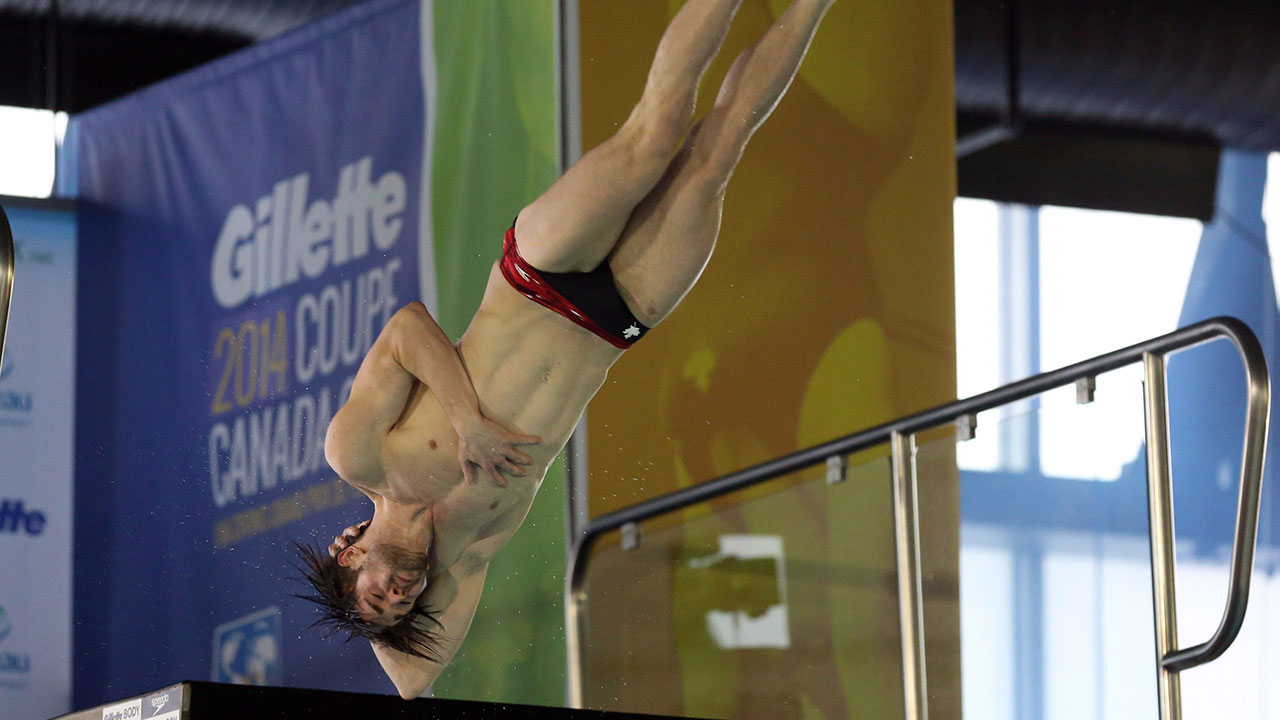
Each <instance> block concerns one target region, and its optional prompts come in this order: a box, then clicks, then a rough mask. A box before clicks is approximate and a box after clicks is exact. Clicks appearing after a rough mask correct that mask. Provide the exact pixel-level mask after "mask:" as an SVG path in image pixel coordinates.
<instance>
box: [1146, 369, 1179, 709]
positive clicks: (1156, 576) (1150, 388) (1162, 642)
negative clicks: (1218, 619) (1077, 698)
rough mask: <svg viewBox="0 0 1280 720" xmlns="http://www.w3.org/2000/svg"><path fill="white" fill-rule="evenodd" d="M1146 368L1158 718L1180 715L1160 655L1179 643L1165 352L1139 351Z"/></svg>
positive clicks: (1174, 684) (1173, 681)
mask: <svg viewBox="0 0 1280 720" xmlns="http://www.w3.org/2000/svg"><path fill="white" fill-rule="evenodd" d="M1142 362H1143V366H1144V368H1145V370H1146V382H1145V385H1144V387H1145V392H1146V416H1147V504H1148V509H1149V517H1150V523H1151V590H1152V595H1153V597H1154V600H1155V620H1156V659H1157V661H1156V667H1157V670H1156V672H1157V674H1158V677H1157V682H1158V690H1159V693H1160V718H1161V720H1181V718H1182V689H1181V683H1180V681H1179V677H1178V673H1177V671H1174V670H1170V669H1168V668H1167V667H1165V666H1164V664H1163V662H1162V661H1163V660H1164V658H1165V657H1166V656H1167V655H1168V654H1169V653H1170V652H1172V651H1174V650H1175V649H1177V647H1178V622H1177V618H1178V610H1177V599H1176V585H1175V579H1176V578H1175V575H1176V573H1175V555H1174V550H1175V548H1174V544H1173V538H1174V534H1173V533H1174V530H1173V476H1172V473H1171V471H1170V465H1171V462H1170V454H1169V405H1168V393H1167V389H1166V387H1165V362H1164V356H1163V355H1161V354H1156V353H1151V352H1147V353H1143V355H1142Z"/></svg>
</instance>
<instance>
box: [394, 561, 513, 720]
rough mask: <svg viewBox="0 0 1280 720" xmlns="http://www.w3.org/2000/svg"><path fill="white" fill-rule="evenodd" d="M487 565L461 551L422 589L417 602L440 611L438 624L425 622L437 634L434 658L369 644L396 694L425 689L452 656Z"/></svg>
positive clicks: (477, 599) (409, 695)
mask: <svg viewBox="0 0 1280 720" xmlns="http://www.w3.org/2000/svg"><path fill="white" fill-rule="evenodd" d="M488 569H489V562H488V559H487V558H485V559H483V560H481V559H480V558H477V557H475V556H472V557H470V558H469V557H467V556H466V555H464V556H463V558H462V559H461V560H460V561H459V562H458V563H456V564H455V565H454V567H452V568H450V569H449V570H448V571H446V572H444V573H441V574H439V575H436V576H434V577H433V578H432V579H431V582H430V584H428V585H427V589H426V591H425V592H423V593H422V596H421V597H419V598H418V605H419V606H424V607H426V608H428V609H430V610H432V611H435V612H438V613H440V614H439V616H438V618H439V621H440V627H435V626H434V625H433V624H432V623H430V622H427V623H426V626H427V627H429V628H430V629H432V630H433V631H434V632H435V633H436V634H437V635H439V636H440V638H441V641H440V645H439V647H438V648H436V649H435V652H436V655H437V656H438V658H439V660H438V661H436V660H428V659H426V658H421V657H417V656H416V655H410V654H408V653H404V652H400V651H398V650H392V649H391V648H387V647H383V646H381V645H378V644H377V643H374V644H373V654H374V655H375V656H377V658H378V662H379V663H381V665H382V669H383V670H385V671H386V672H387V676H388V677H390V678H391V682H392V683H393V684H394V685H395V686H396V691H397V692H399V693H400V697H402V698H404V699H406V700H408V699H410V698H415V697H418V696H419V695H422V694H423V693H425V692H426V691H427V690H428V689H429V688H430V687H431V684H432V683H434V682H435V681H436V678H437V677H438V676H439V675H440V673H441V672H443V671H444V669H445V667H446V666H447V665H448V664H449V661H451V660H453V656H454V655H456V654H457V652H458V648H460V647H462V641H463V639H464V638H466V636H467V631H468V630H470V629H471V620H472V619H473V618H474V617H475V614H476V607H477V606H478V605H479V603H480V594H481V592H483V591H484V576H485V573H486V572H487V571H488Z"/></svg>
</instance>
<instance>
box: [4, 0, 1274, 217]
mask: <svg viewBox="0 0 1280 720" xmlns="http://www.w3.org/2000/svg"><path fill="white" fill-rule="evenodd" d="M358 1H359V0H0V48H4V51H3V52H2V53H0V104H7V105H21V106H27V107H49V106H50V105H54V106H56V107H58V108H59V109H62V110H67V111H70V112H78V111H81V110H85V109H88V108H91V107H93V106H95V105H98V104H101V103H103V102H106V101H108V100H111V99H112V98H115V97H118V96H120V95H123V94H125V93H128V92H130V91H132V90H135V89H137V88H140V87H143V86H145V85H148V84H150V83H153V82H156V81H158V80H161V79H163V78H165V77H168V76H171V75H174V74H177V73H179V72H182V71H183V70H186V69H189V68H192V67H195V66H197V65H199V64H201V63H204V62H207V61H209V60H212V59H213V58H216V57H218V56H220V55H224V54H226V53H229V52H232V51H235V50H237V49H240V48H242V47H245V46H247V45H250V44H252V43H255V42H258V41H261V40H264V39H266V38H269V37H272V36H274V35H277V34H279V33H282V32H285V31H287V30H289V29H291V28H294V27H297V26H298V25H301V24H303V23H306V22H309V21H313V20H316V19H319V18H320V17H323V16H325V15H328V14H330V13H333V12H335V11H337V10H340V9H342V8H344V7H346V6H348V5H352V4H355V3H356V2H358ZM455 1H457V2H464V1H471V0H455ZM508 1H514V0H508ZM578 1H579V2H617V1H620V0H578ZM626 1H629V2H656V1H658V0H626ZM843 1H844V2H858V1H859V0H843ZM955 27H956V31H955V37H956V115H957V131H958V135H959V137H960V141H961V142H960V148H961V149H960V151H959V154H960V155H962V156H967V155H969V154H970V151H971V150H975V148H976V149H981V148H986V147H988V146H993V149H994V150H998V152H996V151H993V149H988V150H983V151H982V152H977V151H974V152H973V158H974V159H973V160H962V161H961V163H960V189H961V191H962V193H963V192H965V191H966V186H968V188H969V189H970V190H971V191H972V192H973V194H976V195H979V196H984V197H999V198H1001V199H1011V200H1016V201H1020V202H1042V201H1048V200H1053V199H1055V198H1058V195H1057V194H1056V191H1053V192H1050V193H1048V195H1045V194H1043V193H1040V194H1037V192H1031V193H1030V194H1026V193H1023V194H1022V195H1018V193H1017V192H1015V193H1013V194H1012V195H1011V194H1010V193H1007V192H1005V191H1003V190H999V191H997V190H989V189H983V188H979V187H977V186H975V185H974V180H975V178H976V179H978V180H981V181H983V182H986V181H987V180H990V179H991V178H996V180H997V182H999V183H1002V184H1003V185H1006V186H1017V187H1021V185H1023V184H1025V182H1024V179H1019V178H1016V177H1013V176H1010V175H1009V173H1010V172H1016V171H1017V170H1019V169H1023V170H1025V167H1033V168H1035V169H1036V178H1031V179H1032V180H1036V179H1037V178H1038V179H1039V180H1044V179H1045V178H1049V179H1052V178H1053V177H1055V176H1057V175H1064V174H1065V176H1067V177H1068V178H1070V176H1071V175H1072V173H1075V174H1077V175H1081V176H1083V175H1086V174H1087V175H1090V176H1092V178H1093V181H1092V182H1093V184H1092V185H1091V186H1090V185H1089V183H1083V184H1079V183H1075V184H1073V187H1078V188H1083V192H1084V195H1080V196H1075V195H1073V196H1071V197H1068V198H1067V199H1068V200H1069V201H1073V202H1079V203H1080V204H1081V205H1083V206H1102V207H1105V206H1107V198H1108V197H1110V196H1111V195H1112V194H1113V193H1114V192H1115V191H1117V190H1123V189H1124V188H1126V187H1128V186H1129V185H1131V184H1133V182H1140V181H1141V180H1142V179H1143V178H1144V177H1148V176H1153V175H1155V176H1159V175H1170V176H1171V179H1170V180H1169V181H1168V182H1167V183H1166V184H1167V185H1168V186H1167V187H1154V186H1153V187H1151V188H1149V191H1150V192H1149V193H1148V194H1152V196H1153V197H1155V196H1159V197H1165V198H1166V199H1169V198H1172V200H1169V201H1168V202H1165V203H1164V204H1165V205H1169V206H1171V207H1176V206H1177V204H1178V203H1180V202H1182V201H1181V200H1178V199H1177V198H1174V197H1173V196H1174V195H1176V194H1177V193H1178V192H1179V191H1180V188H1182V189H1185V188H1186V187H1188V182H1189V183H1190V185H1196V184H1197V183H1199V185H1203V184H1204V182H1205V178H1206V177H1207V176H1211V175H1212V174H1213V172H1214V171H1215V169H1216V162H1217V161H1216V152H1217V148H1219V147H1232V148H1240V149H1247V150H1258V151H1271V150H1280V0H1221V1H1217V2H1215V1H1213V0H955ZM1011 79H1012V80H1013V81H1014V82H1013V83H1012V84H1011V83H1010V80H1011ZM984 131H985V132H984ZM1072 138H1075V139H1079V138H1085V140H1086V142H1085V143H1084V144H1083V145H1078V144H1073V142H1072V140H1071V139H1072ZM1098 138H1102V139H1103V141H1102V142H1101V144H1099V143H1098V142H1094V141H1095V140H1096V139H1098ZM997 141H1000V142H997ZM1170 149H1172V152H1170ZM1188 149H1190V154H1187V152H1186V151H1187V150H1188ZM1205 149H1209V150H1210V151H1211V155H1210V154H1206V153H1205V152H1204V151H1205ZM1006 151H1007V152H1006ZM1010 152H1012V153H1013V154H1009V153H1010ZM1046 153H1048V154H1046ZM1143 153H1146V155H1144V154H1143ZM1197 153H1198V154H1197ZM979 156H982V157H979ZM1120 156H1124V157H1127V158H1134V159H1135V160H1134V162H1133V163H1130V164H1129V165H1127V166H1125V167H1123V168H1119V169H1117V172H1122V173H1125V174H1124V175H1122V176H1121V177H1120V178H1119V179H1117V180H1116V181H1115V182H1114V187H1103V186H1099V185H1098V184H1097V182H1096V180H1097V178H1098V176H1099V175H1101V174H1103V173H1099V172H1098V170H1097V167H1096V166H1093V165H1090V166H1089V168H1085V169H1082V165H1081V164H1082V163H1083V162H1084V160H1085V159H1088V160H1089V162H1094V161H1095V160H1096V161H1105V160H1106V159H1108V158H1115V157H1120ZM1210 157H1212V161H1211V162H1210V161H1209V159H1208V158H1210ZM1055 163H1056V164H1055ZM1063 163H1065V164H1063ZM1072 164H1074V165H1075V166H1076V168H1075V169H1074V170H1073V169H1072V167H1070V166H1071V165H1072ZM1059 167H1061V170H1062V171H1061V172H1059V171H1058V169H1059ZM1183 170H1185V171H1186V172H1185V173H1184V175H1183V176H1178V177H1174V175H1175V174H1176V173H1178V172H1182V171H1183ZM1073 182H1074V181H1073ZM1209 184H1210V186H1211V184H1212V183H1211V181H1209ZM1203 191H1204V188H1203V187H1194V188H1191V189H1190V190H1188V192H1190V193H1193V194H1199V195H1203ZM1144 192H1146V191H1144ZM1090 194H1092V195H1093V196H1096V197H1095V198H1094V199H1091V198H1090V197H1087V196H1088V195H1090ZM1122 205H1124V203H1122ZM1168 209H1169V207H1161V206H1153V207H1150V208H1148V211H1152V212H1155V211H1166V210H1168ZM1208 210H1209V208H1208V207H1207V206H1206V205H1205V204H1204V202H1203V198H1202V200H1201V202H1200V207H1199V209H1197V210H1195V211H1193V212H1192V214H1203V213H1204V212H1207V211H1208Z"/></svg>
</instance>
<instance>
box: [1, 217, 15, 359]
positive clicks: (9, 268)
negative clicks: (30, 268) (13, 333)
mask: <svg viewBox="0 0 1280 720" xmlns="http://www.w3.org/2000/svg"><path fill="white" fill-rule="evenodd" d="M15 260H16V254H15V253H14V249H13V230H12V229H10V228H9V217H8V216H7V215H5V214H4V208H2V207H0V368H3V367H4V337H5V334H6V333H7V332H8V329H9V303H10V302H11V301H12V300H13V264H14V261H15Z"/></svg>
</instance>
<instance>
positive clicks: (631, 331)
mask: <svg viewBox="0 0 1280 720" xmlns="http://www.w3.org/2000/svg"><path fill="white" fill-rule="evenodd" d="M639 334H640V328H638V327H636V325H635V323H632V324H631V327H629V328H627V329H626V330H623V331H622V337H624V338H627V339H628V340H630V339H631V338H633V337H636V336H637V335H639Z"/></svg>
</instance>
